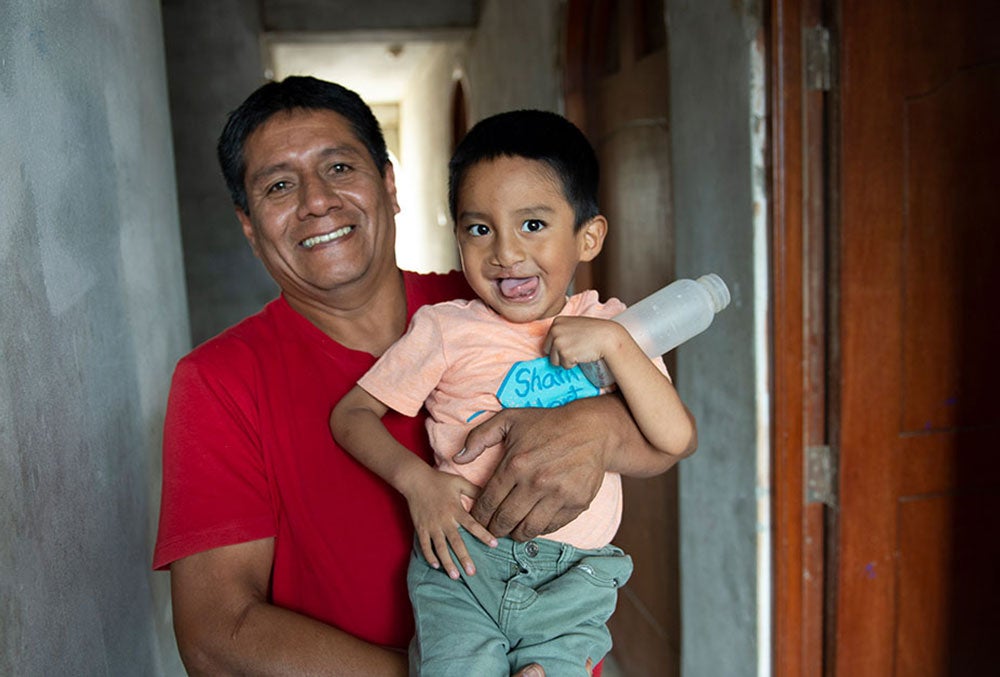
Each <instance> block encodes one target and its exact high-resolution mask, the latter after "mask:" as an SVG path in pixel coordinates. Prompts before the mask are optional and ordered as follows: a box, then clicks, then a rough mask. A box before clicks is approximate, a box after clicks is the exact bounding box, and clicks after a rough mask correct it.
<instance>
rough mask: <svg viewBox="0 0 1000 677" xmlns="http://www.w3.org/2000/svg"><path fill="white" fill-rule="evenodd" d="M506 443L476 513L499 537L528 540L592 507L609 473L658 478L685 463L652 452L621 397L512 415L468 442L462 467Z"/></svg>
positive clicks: (504, 414) (488, 423)
mask: <svg viewBox="0 0 1000 677" xmlns="http://www.w3.org/2000/svg"><path fill="white" fill-rule="evenodd" d="M500 443H503V444H504V447H505V450H506V454H505V456H504V458H503V460H502V461H501V462H500V464H499V465H498V466H497V469H496V470H495V471H494V473H493V477H491V478H490V480H489V482H487V483H486V486H484V487H483V491H482V493H481V494H480V495H479V498H478V499H477V500H476V503H475V505H474V506H473V508H472V516H473V517H475V518H476V520H477V521H479V523H480V524H482V525H483V526H485V527H486V528H487V529H489V531H490V533H492V534H493V535H494V536H497V537H498V538H499V537H502V536H510V537H511V538H514V539H515V540H519V541H525V540H530V539H532V538H534V537H535V536H538V535H539V534H547V533H551V532H553V531H555V530H556V529H559V528H560V527H562V526H564V525H566V524H567V523H568V522H570V521H572V520H573V519H574V518H575V517H576V516H577V515H579V514H580V513H581V512H583V511H584V510H585V509H586V508H587V506H589V505H590V502H591V500H593V498H594V496H595V495H596V494H597V490H598V489H600V486H601V482H602V481H603V480H604V473H605V472H609V471H610V472H617V473H621V474H623V475H627V476H629V477H652V476H653V475H658V474H660V473H662V472H664V471H666V470H667V469H669V468H670V467H671V466H673V464H674V463H676V462H677V459H676V458H670V457H668V456H667V455H666V454H661V453H659V452H658V451H657V450H656V449H654V448H653V447H651V446H650V445H649V443H648V442H647V441H646V439H645V438H644V437H643V436H642V434H641V433H640V432H639V430H638V428H637V427H636V425H635V421H633V420H632V416H631V415H630V414H629V412H628V408H627V407H626V406H625V404H624V403H623V402H622V401H621V399H620V398H619V397H618V396H616V395H603V396H601V397H588V398H585V399H582V400H576V401H575V402H570V403H569V404H567V405H565V406H562V407H559V408H556V409H505V410H503V411H501V412H499V413H498V414H496V415H495V416H493V417H492V418H491V419H489V420H488V421H486V422H485V423H482V424H480V425H479V426H478V427H477V428H475V429H474V430H473V431H472V432H470V433H469V436H468V437H467V438H466V442H465V450H464V451H463V452H460V453H459V455H457V456H455V458H454V460H455V462H456V463H468V462H469V461H471V460H472V459H474V458H476V457H477V456H479V454H480V453H482V452H483V450H484V449H486V448H487V447H490V446H493V445H495V444H500Z"/></svg>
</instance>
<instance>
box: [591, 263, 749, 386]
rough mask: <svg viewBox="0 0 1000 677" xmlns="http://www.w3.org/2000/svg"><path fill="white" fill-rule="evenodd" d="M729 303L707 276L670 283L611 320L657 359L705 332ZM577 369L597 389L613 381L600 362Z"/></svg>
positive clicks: (718, 281) (722, 287) (717, 280)
mask: <svg viewBox="0 0 1000 677" xmlns="http://www.w3.org/2000/svg"><path fill="white" fill-rule="evenodd" d="M729 301H730V296H729V288H728V287H727V286H726V283H725V282H723V281H722V278H721V277H719V276H718V275H716V274H715V273H709V274H707V275H702V276H701V277H699V278H698V279H697V280H687V279H683V280H676V281H674V282H671V283H670V284H668V285H667V286H666V287H664V288H663V289H660V290H659V291H656V292H653V293H652V294H650V295H649V296H647V297H646V298H644V299H642V300H641V301H639V302H638V303H636V304H635V305H632V306H629V307H628V308H627V309H625V311H624V312H622V313H621V314H620V315H617V316H616V317H614V318H613V319H614V321H615V322H617V323H618V324H620V325H622V326H623V327H625V329H627V330H628V333H629V334H631V335H632V338H633V339H635V342H636V343H637V344H639V347H640V348H642V351H643V352H644V353H646V354H647V355H649V356H650V357H659V356H660V355H664V354H665V353H668V352H670V351H671V350H673V349H674V348H676V347H677V346H679V345H680V344H682V343H684V342H685V341H687V340H688V339H689V338H691V337H693V336H697V335H698V334H700V333H701V332H703V331H705V330H706V329H708V325H710V324H712V320H713V319H715V314H716V313H718V312H720V311H721V310H722V309H724V308H725V307H726V306H728V305H729ZM580 369H581V370H582V371H583V373H584V375H585V376H586V377H587V380H589V381H590V382H591V383H593V384H594V385H595V386H597V387H598V388H604V387H606V386H609V385H611V384H612V383H614V382H615V377H614V374H612V373H611V371H610V370H609V369H608V367H607V365H606V364H605V363H604V361H603V360H599V361H597V362H589V363H587V364H581V365H580Z"/></svg>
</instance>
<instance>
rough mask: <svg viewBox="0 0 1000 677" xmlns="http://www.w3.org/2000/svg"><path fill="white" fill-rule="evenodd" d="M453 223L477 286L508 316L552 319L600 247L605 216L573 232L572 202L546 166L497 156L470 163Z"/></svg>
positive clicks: (519, 319) (465, 263)
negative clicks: (581, 266)
mask: <svg viewBox="0 0 1000 677" xmlns="http://www.w3.org/2000/svg"><path fill="white" fill-rule="evenodd" d="M457 206H458V208H457V210H456V211H457V223H456V225H455V230H456V233H455V234H456V237H457V238H458V247H459V251H460V253H461V256H462V268H463V270H464V271H465V277H466V279H467V280H468V281H469V284H470V285H471V286H472V289H473V290H474V291H475V292H476V294H477V295H478V296H479V298H481V299H482V300H483V301H484V302H485V303H486V304H487V305H488V306H490V307H491V308H492V309H493V310H495V311H496V312H498V313H500V314H501V315H502V316H503V317H505V318H506V319H507V320H509V321H511V322H530V321H533V320H539V319H542V318H547V317H553V316H554V315H556V314H558V313H559V311H560V310H562V307H563V305H564V304H565V303H566V291H567V289H568V288H569V285H570V282H571V281H572V279H573V274H574V273H575V271H576V266H577V264H578V263H579V262H580V261H589V260H591V259H593V258H594V257H595V256H597V254H598V253H599V252H600V251H601V246H602V245H603V243H604V235H605V233H606V231H607V222H606V221H605V220H604V217H603V216H597V217H594V218H593V219H591V220H590V221H588V222H587V223H586V224H584V225H583V227H581V228H580V229H579V230H578V231H576V232H574V230H573V224H574V221H575V217H574V214H573V208H572V206H570V204H569V202H568V201H567V200H566V196H565V194H564V192H563V186H562V182H561V181H560V180H559V177H558V176H557V175H556V174H555V172H553V171H552V170H551V169H550V168H549V167H548V165H546V164H545V163H543V162H540V161H538V160H528V159H526V158H523V157H500V158H497V159H495V160H490V161H487V162H481V163H479V164H476V165H473V166H472V167H470V168H469V170H468V171H467V172H466V174H465V177H464V179H463V180H462V183H461V185H460V186H459V194H458V205H457Z"/></svg>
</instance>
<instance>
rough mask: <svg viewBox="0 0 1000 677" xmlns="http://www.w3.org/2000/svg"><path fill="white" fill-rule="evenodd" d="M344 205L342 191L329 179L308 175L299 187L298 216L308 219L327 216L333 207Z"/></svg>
mask: <svg viewBox="0 0 1000 677" xmlns="http://www.w3.org/2000/svg"><path fill="white" fill-rule="evenodd" d="M341 206H343V200H342V199H341V197H340V193H339V192H338V191H337V190H336V188H335V187H334V186H332V185H330V183H329V182H328V181H324V180H323V179H322V178H321V177H318V176H306V177H303V179H302V184H301V187H300V189H299V209H298V217H299V218H300V219H307V218H309V217H315V216H325V215H326V214H327V213H328V212H329V211H330V210H331V209H338V208H340V207H341Z"/></svg>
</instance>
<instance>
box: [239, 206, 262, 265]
mask: <svg viewBox="0 0 1000 677" xmlns="http://www.w3.org/2000/svg"><path fill="white" fill-rule="evenodd" d="M236 218H237V219H239V221H240V225H241V226H242V227H243V237H245V238H246V239H247V242H249V243H250V249H252V250H253V255H254V256H256V257H257V258H260V250H259V249H257V233H256V232H255V231H254V229H253V222H252V221H250V216H249V215H248V214H247V213H246V212H245V211H243V210H242V209H241V208H240V207H237V208H236Z"/></svg>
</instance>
